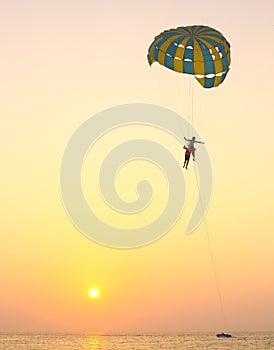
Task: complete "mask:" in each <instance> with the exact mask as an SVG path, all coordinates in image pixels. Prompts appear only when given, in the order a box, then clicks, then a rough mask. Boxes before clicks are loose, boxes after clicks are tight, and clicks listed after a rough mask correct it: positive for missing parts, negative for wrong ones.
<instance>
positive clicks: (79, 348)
mask: <svg viewBox="0 0 274 350" xmlns="http://www.w3.org/2000/svg"><path fill="white" fill-rule="evenodd" d="M0 349H1V350H17V349H18V350H171V349H172V350H173V349H174V350H175V349H176V350H204V349H212V350H215V349H216V350H223V349H224V350H234V349H235V350H242V349H250V350H251V349H252V350H274V332H261V333H234V334H233V338H228V339H218V338H217V337H216V336H215V334H213V333H182V334H177V335H163V334H153V335H148V334H146V335H92V334H0Z"/></svg>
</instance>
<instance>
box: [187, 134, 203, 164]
mask: <svg viewBox="0 0 274 350" xmlns="http://www.w3.org/2000/svg"><path fill="white" fill-rule="evenodd" d="M184 139H185V140H186V141H188V145H187V148H188V149H189V151H190V154H192V157H193V160H194V161H195V150H196V148H195V147H194V144H195V143H202V144H205V143H204V142H202V141H196V138H195V136H193V137H192V139H187V138H186V137H184ZM184 148H185V147H184Z"/></svg>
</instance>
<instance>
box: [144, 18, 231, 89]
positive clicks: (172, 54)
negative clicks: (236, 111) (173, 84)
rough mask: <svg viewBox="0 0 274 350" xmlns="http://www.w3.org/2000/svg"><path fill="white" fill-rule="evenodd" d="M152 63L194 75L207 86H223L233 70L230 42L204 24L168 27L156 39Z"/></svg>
mask: <svg viewBox="0 0 274 350" xmlns="http://www.w3.org/2000/svg"><path fill="white" fill-rule="evenodd" d="M147 58H148V63H149V64H150V65H152V63H153V62H159V63H160V64H161V65H163V66H165V67H167V68H169V69H171V70H173V71H175V72H179V73H186V74H192V75H194V76H195V78H196V79H197V80H198V82H199V83H200V84H201V85H202V86H203V87H204V88H212V87H216V86H218V85H220V84H221V83H222V82H223V81H224V80H225V77H226V75H227V73H228V71H229V66H230V44H229V42H228V41H227V40H226V39H225V37H224V36H223V35H222V34H221V33H220V32H219V31H217V30H216V29H213V28H210V27H208V26H203V25H193V26H187V27H178V28H176V29H169V30H165V31H164V32H162V33H160V34H159V35H157V36H156V37H155V38H154V41H153V42H152V44H151V45H150V47H149V50H148V55H147Z"/></svg>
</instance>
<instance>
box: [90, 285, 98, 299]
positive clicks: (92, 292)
mask: <svg viewBox="0 0 274 350" xmlns="http://www.w3.org/2000/svg"><path fill="white" fill-rule="evenodd" d="M88 295H89V296H90V297H91V298H92V299H97V298H98V297H99V295H100V292H99V290H98V289H96V288H92V289H90V290H89V292H88Z"/></svg>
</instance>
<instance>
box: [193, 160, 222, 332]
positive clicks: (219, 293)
mask: <svg viewBox="0 0 274 350" xmlns="http://www.w3.org/2000/svg"><path fill="white" fill-rule="evenodd" d="M193 167H194V173H195V178H196V184H197V189H198V200H199V203H200V206H201V210H202V215H203V223H204V227H205V231H206V238H207V243H208V248H209V254H210V260H211V265H212V269H213V273H214V279H215V284H216V288H217V293H218V299H219V304H220V314H221V318H222V322H223V327H224V329H226V318H225V312H224V306H223V298H222V294H221V288H220V285H219V279H218V274H217V271H216V267H215V259H214V255H213V250H212V246H211V241H210V236H209V231H208V227H207V222H206V218H205V212H204V206H203V202H202V197H201V192H200V186H199V181H198V174H197V168H196V165H195V162H193Z"/></svg>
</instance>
